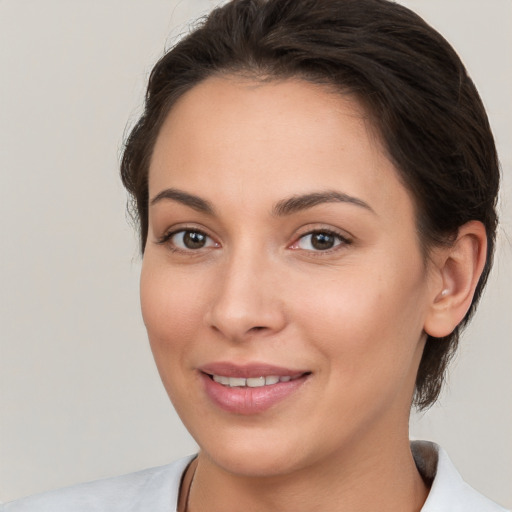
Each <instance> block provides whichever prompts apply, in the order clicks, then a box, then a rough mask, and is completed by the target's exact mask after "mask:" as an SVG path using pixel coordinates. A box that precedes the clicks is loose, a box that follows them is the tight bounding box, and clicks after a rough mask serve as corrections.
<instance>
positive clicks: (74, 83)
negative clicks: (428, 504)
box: [0, 0, 512, 507]
mask: <svg viewBox="0 0 512 512" xmlns="http://www.w3.org/2000/svg"><path fill="white" fill-rule="evenodd" d="M213 3H214V2H210V1H209V0H203V1H196V0H188V1H180V2H177V1H171V0H167V1H163V0H162V1H159V0H144V1H143V0H137V1H135V0H131V1H128V2H127V1H124V0H88V1H85V0H84V1H78V0H77V1H73V2H70V1H68V0H60V1H59V0H45V1H44V2H42V1H40V0H33V1H30V0H0V222H1V236H2V242H1V244H2V249H1V251H0V259H1V266H0V279H1V282H0V290H1V292H0V293H1V309H0V312H1V313H0V314H1V319H0V322H1V323H0V337H1V339H0V341H1V346H0V350H1V353H0V411H1V420H0V434H1V440H0V441H1V444H0V501H2V500H3V501H7V500H10V499H13V498H16V497H19V496H23V495H26V494H31V493H35V492H39V491H42V490H46V489H50V488H56V487H60V486H64V485H68V484H72V483H74V482H78V481H83V480H90V479H96V478H100V477H105V476H110V475H115V474H121V473H125V472H129V471H134V470H137V469H140V468H144V467H148V466H153V465H158V464H164V463H166V462H168V461H171V460H172V459H174V458H176V457H179V456H182V455H185V454H188V453H190V452H192V451H193V450H194V443H193V441H191V440H190V438H189V437H188V435H187V433H186V432H185V431H184V429H183V427H182V426H181V424H180V421H179V419H177V417H176V415H175V414H174V412H173V411H172V408H171V407H170V405H169V403H168V400H167V397H166V395H165V393H164V390H163V388H162V386H161V384H160V382H159V378H158V376H157V373H156V370H155V368H154V365H153V361H152V358H151V354H150V351H149V348H148V345H147V342H146V336H145V332H144V328H143V325H142V321H141V317H140V314H139V304H138V273H139V266H140V262H139V259H138V256H137V249H136V239H135V235H134V233H133V232H132V229H131V228H130V227H129V226H128V225H127V222H126V219H125V214H124V202H125V194H124V191H123V190H122V187H121V184H120V183H119V179H118V177H117V173H118V171H117V166H118V154H119V148H120V146H121V144H122V139H123V133H124V132H125V130H126V125H127V121H128V125H130V123H133V121H134V120H135V119H136V117H137V114H138V112H139V111H140V105H141V102H142V97H143V88H144V82H145V80H146V78H147V74H148V72H149V70H150V69H151V65H152V63H153V62H154V61H155V60H156V59H157V58H158V57H159V56H160V55H161V54H162V52H163V50H164V47H165V46H166V45H169V44H171V43H172V41H173V40H174V38H175V37H177V36H178V35H179V34H180V33H181V32H183V31H185V30H186V29H187V24H186V20H190V19H193V18H195V17H196V16H197V15H198V14H200V13H204V12H205V10H207V9H208V7H209V6H210V5H211V4H213ZM403 3H406V4H407V5H410V6H412V7H413V8H414V9H416V10H417V11H418V12H419V13H421V14H422V15H423V16H424V17H425V18H426V19H427V20H428V21H430V23H431V24H433V25H434V26H435V27H436V28H438V29H439V30H440V31H441V32H442V33H443V34H444V35H445V36H446V37H447V38H448V39H449V40H450V41H451V42H452V43H453V44H454V46H455V47H456V48H457V49H458V51H459V53H460V54H461V56H462V57H463V60H464V61H465V62H466V64H467V66H468V68H469V70H470V73H471V74H472V76H473V78H474V80H475V82H476V83H477V85H478V86H479V89H480V91H481V94H482V96H483V98H484V101H485V104H486V106H487V107H488V111H489V115H490V118H491V123H492V125H493V127H494V130H495V134H496V138H497V142H498V146H499V150H500V153H501V160H502V165H503V173H504V181H503V194H502V198H501V217H502V227H501V232H500V240H499V246H498V255H497V262H496V266H495V269H494V273H493V275H492V279H491V282H490V286H489V288H488V290H487V293H486V295H485V297H484V302H483V304H482V306H481V308H480V312H479V315H478V316H477V318H476V319H475V322H474V323H473V325H472V326H471V328H470V329H468V331H467V335H466V337H465V338H464V341H463V343H462V346H461V351H460V355H459V357H458V359H457V361H456V364H455V365H454V368H453V371H452V373H451V378H450V382H449V386H448V388H447V389H446V392H445V393H444V395H443V397H442V400H441V402H440V403H439V404H438V405H437V406H436V407H434V408H433V409H432V410H431V411H429V412H428V413H427V414H426V415H423V416H422V417H420V418H418V417H414V418H413V421H412V427H411V430H412V435H413V436H415V437H420V438H427V439H432V440H435V441H438V442H440V443H441V444H442V445H443V446H444V447H445V448H446V449H447V450H448V452H449V453H450V455H451V457H452V459H453V460H454V461H455V463H456V465H457V466H458V467H459V469H460V471H461V472H462V474H463V476H464V477H465V478H466V479H467V480H468V481H469V482H470V483H471V484H472V485H474V486H475V487H477V488H478V489H480V490H481V491H482V492H484V493H486V494H487V495H489V496H490V497H492V498H493V499H495V500H497V501H498V502H500V503H501V504H503V505H506V506H507V507H512V485H511V482H512V435H511V434H510V432H512V410H511V409H512V408H511V397H512V376H511V372H510V366H511V362H512V343H511V341H512V324H511V318H512V264H511V261H512V257H511V256H512V244H511V237H512V227H511V225H512V222H511V220H512V205H511V202H512V191H511V189H512V185H511V182H512V144H511V142H512V140H511V137H512V121H511V120H512V100H511V96H510V91H511V90H512V60H511V59H510V52H511V49H512V1H511V0H488V1H486V2H482V1H481V0H408V1H405V0H404V1H403ZM484 6H485V7H484Z"/></svg>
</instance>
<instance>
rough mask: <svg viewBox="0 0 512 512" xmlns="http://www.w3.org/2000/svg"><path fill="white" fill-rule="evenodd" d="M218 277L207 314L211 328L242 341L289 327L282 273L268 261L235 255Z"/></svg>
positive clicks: (207, 320)
mask: <svg viewBox="0 0 512 512" xmlns="http://www.w3.org/2000/svg"><path fill="white" fill-rule="evenodd" d="M219 270H220V271H219V273H218V275H217V277H216V283H217V287H216V292H215V294H214V297H213V300H212V301H211V303H210V305H209V308H208V310H207V314H206V322H207V324H208V325H209V327H210V328H212V329H214V330H215V331H217V332H218V333H220V334H221V335H222V336H223V337H225V338H227V339H229V340H231V341H235V342H241V341H245V340H248V339H250V338H253V337H255V336H256V337H263V336H271V335H272V334H276V333H278V332H280V331H281V330H282V329H283V328H284V327H285V325H286V315H285V311H284V308H283V301H282V297H280V292H279V290H280V289H281V287H282V283H281V281H280V280H279V277H280V276H279V275H278V274H279V270H278V269H277V268H276V266H275V265H272V264H271V263H270V262H268V261H267V260H265V258H262V257H258V256H257V255H256V256H255V255H254V254H253V255H251V256H247V254H240V253H239V254H237V255H233V256H232V258H231V259H230V261H228V262H226V263H225V264H224V266H223V268H222V269H219Z"/></svg>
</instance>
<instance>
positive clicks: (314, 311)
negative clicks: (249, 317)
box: [296, 259, 425, 375]
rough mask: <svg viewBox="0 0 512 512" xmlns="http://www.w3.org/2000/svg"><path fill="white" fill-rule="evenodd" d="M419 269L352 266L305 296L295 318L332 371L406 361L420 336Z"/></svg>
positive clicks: (421, 281)
mask: <svg viewBox="0 0 512 512" xmlns="http://www.w3.org/2000/svg"><path fill="white" fill-rule="evenodd" d="M383 263H384V264H383ZM420 265H421V264H420ZM420 265H418V264H415V265H411V268H406V266H407V265H401V264H399V263H394V262H393V261H387V262H386V261H385V260H382V259H381V260H380V265H377V264H375V265H364V266H361V267H359V268H358V267H357V266H351V267H350V268H348V269H347V271H346V272H340V276H339V278H337V279H335V280H332V279H331V280H328V281H325V282H323V283H321V286H317V287H310V289H309V290H308V291H307V293H304V294H303V297H305V299H304V300H303V301H302V302H301V307H300V309H299V310H298V311H297V312H296V313H297V317H298V318H302V319H303V320H302V325H303V328H304V329H305V330H307V332H308V337H311V338H313V339H316V340H317V346H318V348H319V350H320V351H321V352H323V354H324V356H325V357H326V359H327V360H328V361H329V364H330V365H331V366H332V365H335V364H338V365H339V366H343V372H345V373H346V374H348V375H349V374H351V373H352V372H354V373H355V372H358V371H359V370H360V369H361V368H365V369H369V368H370V367H371V366H375V367H379V369H380V370H379V371H384V367H385V366H386V365H388V366H390V367H391V366H393V367H394V366H396V364H400V360H402V359H403V360H404V364H406V363H405V362H406V361H410V358H411V356H412V354H413V353H414V351H415V350H416V347H417V344H418V342H419V341H420V339H421V337H422V332H423V331H422V326H423V322H422V318H423V313H424V300H423V299H424V290H425V278H424V271H423V268H421V266H420ZM340 362H342V363H340ZM333 370H334V368H333Z"/></svg>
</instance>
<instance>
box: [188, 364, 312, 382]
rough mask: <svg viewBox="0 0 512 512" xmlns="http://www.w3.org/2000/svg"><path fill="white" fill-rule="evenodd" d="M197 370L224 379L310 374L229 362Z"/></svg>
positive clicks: (294, 370) (274, 367) (275, 367)
mask: <svg viewBox="0 0 512 512" xmlns="http://www.w3.org/2000/svg"><path fill="white" fill-rule="evenodd" d="M198 369H199V371H201V372H203V373H207V374H208V375H222V376H224V377H240V378H245V379H250V378H256V377H269V376H271V375H275V376H277V377H286V376H290V377H297V376H300V375H303V374H304V373H310V372H309V371H307V370H296V369H292V368H284V367H282V366H275V365H272V364H266V363H249V364H242V365H239V364H233V363H229V362H218V363H210V364H205V365H204V366H201V367H199V368H198Z"/></svg>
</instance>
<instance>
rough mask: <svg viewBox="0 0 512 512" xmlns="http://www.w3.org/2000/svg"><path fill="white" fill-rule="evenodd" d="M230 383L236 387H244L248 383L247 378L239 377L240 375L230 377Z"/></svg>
mask: <svg viewBox="0 0 512 512" xmlns="http://www.w3.org/2000/svg"><path fill="white" fill-rule="evenodd" d="M228 379H229V385H230V386H231V387H232V388H234V387H244V386H245V385H246V383H247V379H243V378H239V377H228Z"/></svg>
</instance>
